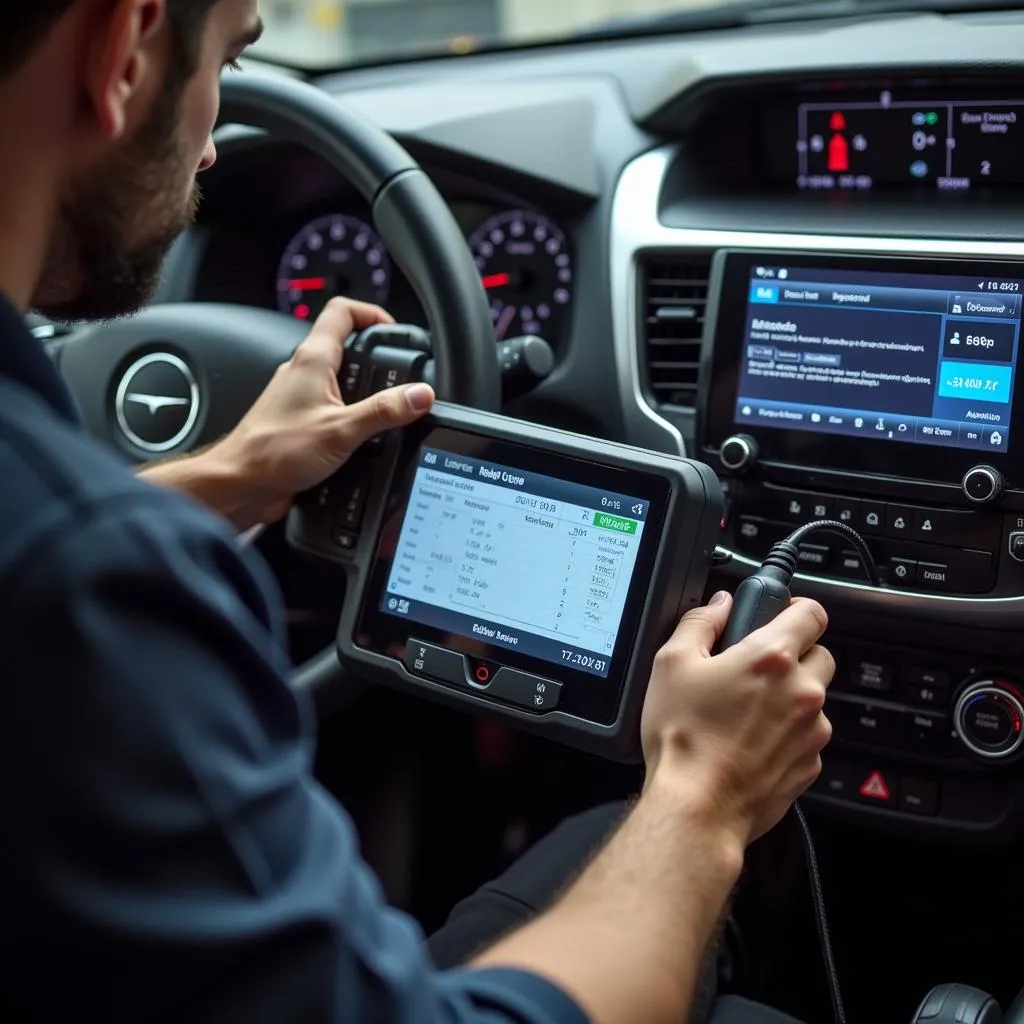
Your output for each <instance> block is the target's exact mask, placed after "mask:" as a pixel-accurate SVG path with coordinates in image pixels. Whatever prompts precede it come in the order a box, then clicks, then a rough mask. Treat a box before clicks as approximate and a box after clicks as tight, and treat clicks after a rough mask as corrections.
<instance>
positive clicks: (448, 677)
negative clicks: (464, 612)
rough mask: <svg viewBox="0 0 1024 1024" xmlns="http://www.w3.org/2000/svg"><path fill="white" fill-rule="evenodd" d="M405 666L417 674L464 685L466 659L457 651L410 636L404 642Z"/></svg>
mask: <svg viewBox="0 0 1024 1024" xmlns="http://www.w3.org/2000/svg"><path fill="white" fill-rule="evenodd" d="M402 660H403V662H404V663H405V667H406V668H407V669H408V670H409V671H410V672H412V673H413V675H417V676H429V677H431V678H433V679H440V680H442V681H444V682H446V683H454V684H455V685H456V686H466V685H467V679H466V659H465V658H464V657H463V656H462V655H461V654H459V653H458V652H457V651H449V650H447V649H446V648H444V647H436V646H435V645H434V644H428V643H424V642H423V641H422V640H415V639H413V638H412V637H410V638H409V639H408V640H407V641H406V644H405V657H404V658H403V659H402Z"/></svg>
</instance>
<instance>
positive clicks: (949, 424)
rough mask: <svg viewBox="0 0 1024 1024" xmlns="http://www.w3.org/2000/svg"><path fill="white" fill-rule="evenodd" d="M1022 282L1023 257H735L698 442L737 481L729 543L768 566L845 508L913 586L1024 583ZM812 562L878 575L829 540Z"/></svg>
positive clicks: (987, 589)
mask: <svg viewBox="0 0 1024 1024" xmlns="http://www.w3.org/2000/svg"><path fill="white" fill-rule="evenodd" d="M1022 287H1024V265H1022V264H1012V263H992V262H981V261H971V260H957V259H945V260H932V259H928V260H920V259H913V258H896V257H873V256H872V257H869V256H855V255H837V256H831V255H830V256H824V255H821V254H815V253H801V252H794V253H785V254H782V253H778V252H763V251H723V252H720V253H719V254H718V255H717V257H716V259H715V262H714V265H713V270H712V276H711V290H710V296H709V316H708V324H707V328H706V336H705V337H706V341H707V344H706V345H705V351H706V352H707V357H706V359H705V364H704V366H703V368H702V377H703V385H704V386H703V387H702V389H701V391H702V394H703V396H704V404H703V406H702V408H701V410H700V412H701V417H700V419H701V423H700V431H701V433H700V446H701V453H702V455H703V457H705V458H706V459H708V461H709V462H711V463H712V464H713V465H715V466H716V468H717V469H718V470H719V472H720V474H721V475H722V477H723V479H724V480H725V488H726V491H727V503H728V505H727V516H726V533H725V537H724V543H725V544H726V545H727V546H728V547H729V548H730V549H731V550H733V551H735V552H736V553H738V554H739V555H741V556H745V557H746V558H749V559H750V560H751V561H754V562H757V561H760V560H761V559H762V558H763V557H764V556H765V554H767V552H768V550H769V548H770V546H771V544H772V543H774V542H775V541H777V540H779V539H781V538H782V537H783V536H785V535H786V534H788V533H789V532H790V531H791V530H792V529H793V527H794V526H796V525H799V524H800V523H803V522H810V521H811V520H814V519H822V518H831V519H838V520H840V521H842V522H845V523H848V524H849V525H850V526H852V527H853V528H854V529H856V530H857V531H858V532H859V533H861V534H862V535H863V536H864V538H865V540H867V542H868V545H869V547H870V548H871V551H872V554H873V555H874V557H875V559H876V561H877V564H878V566H879V569H880V572H881V575H882V578H883V582H885V583H886V584H887V585H888V586H890V587H893V588H896V589H897V590H899V591H902V592H904V593H905V594H907V595H911V594H913V595H921V596H924V597H929V596H930V597H963V598H969V599H979V600H980V599H992V598H1017V597H1020V595H1021V594H1024V490H1020V489H1019V488H1020V486H1021V484H1022V483H1024V480H1022V479H1021V477H1020V471H1019V468H1017V467H1015V464H1019V461H1020V459H1019V453H1021V452H1022V451H1024V387H1018V386H1017V383H1018V373H1017V367H1018V357H1019V348H1020V331H1021V322H1020V321H1021V313H1022V298H1021V288H1022ZM1015 456H1018V457H1015ZM1015 484H1016V487H1015ZM983 485H984V486H983ZM801 573H802V574H803V575H805V576H814V577H817V578H819V579H822V580H825V581H829V580H832V581H836V582H837V583H842V584H844V585H846V586H852V587H853V588H854V589H859V588H861V587H865V588H866V587H867V586H868V582H867V577H866V575H865V573H864V570H863V567H862V566H861V565H860V564H859V558H858V557H857V556H856V555H855V554H854V553H853V552H852V551H849V550H847V547H846V546H844V545H843V544H841V543H838V542H835V541H832V540H829V539H828V538H824V539H815V540H814V541H813V542H812V543H808V544H806V545H804V547H803V549H802V550H801Z"/></svg>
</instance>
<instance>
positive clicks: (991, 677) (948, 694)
mask: <svg viewBox="0 0 1024 1024" xmlns="http://www.w3.org/2000/svg"><path fill="white" fill-rule="evenodd" d="M824 642H825V644H826V646H827V647H828V648H829V650H831V651H832V652H833V654H834V655H835V657H836V663H837V669H836V676H835V679H834V681H833V683H832V686H831V687H830V689H829V695H828V700H827V702H826V707H825V712H826V714H827V715H828V717H829V720H830V721H831V723H832V726H833V740H832V743H831V744H830V745H829V747H828V748H827V749H826V751H825V753H824V755H823V757H822V761H823V770H822V774H821V777H820V779H819V780H818V782H817V784H816V785H815V787H814V789H813V790H812V794H811V796H812V798H820V799H821V800H823V801H825V802H826V803H828V804H830V805H833V806H837V807H840V808H846V809H847V810H849V811H851V812H853V811H857V812H861V813H863V812H867V813H869V814H871V813H874V814H875V815H876V816H879V817H882V818H888V819H891V820H893V821H899V820H901V819H902V820H903V821H904V822H907V823H913V824H915V825H918V826H920V825H921V824H922V823H926V824H929V825H931V826H933V827H935V828H939V829H941V828H943V827H945V828H946V829H963V828H968V829H971V830H978V829H982V830H984V829H991V830H994V829H996V828H997V827H1001V825H1002V824H1003V823H1005V821H1006V819H1007V817H1008V815H1009V814H1010V811H1011V810H1012V808H1013V807H1014V802H1015V800H1016V799H1017V796H1016V794H1017V791H1018V788H1019V780H1020V779H1021V776H1022V774H1024V681H1022V680H1020V679H1018V677H1017V675H1015V674H1014V673H1011V672H1007V671H1004V670H1002V669H995V668H991V667H986V666H985V658H984V656H983V655H980V654H979V655H977V656H972V655H970V654H967V653H951V652H944V651H943V652H937V651H935V650H931V651H928V650H921V649H912V648H901V647H895V646H888V645H881V644H877V643H874V642H870V641H864V640H862V639H856V638H852V637H846V636H832V634H831V633H830V634H829V635H828V636H826V638H825V641H824ZM1021 813H1022V814H1024V808H1022V811H1021ZM1022 827H1024V823H1022Z"/></svg>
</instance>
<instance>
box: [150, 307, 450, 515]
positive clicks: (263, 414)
mask: <svg viewBox="0 0 1024 1024" xmlns="http://www.w3.org/2000/svg"><path fill="white" fill-rule="evenodd" d="M380 323H394V320H393V319H392V318H391V316H389V315H388V314H387V313H386V312H384V310H383V309H380V308H379V307H377V306H371V305H368V304H367V303H363V302H355V301H352V300H350V299H332V300H331V301H330V302H329V303H328V304H327V307H326V309H325V310H324V312H323V313H322V314H321V315H320V317H319V319H318V320H317V321H316V323H315V324H314V326H313V329H312V330H311V331H310V334H309V336H308V337H307V338H306V340H305V341H304V342H303V343H302V344H301V345H300V346H299V347H298V348H297V349H296V350H295V353H294V354H293V355H292V357H291V359H289V360H288V362H286V363H284V364H282V365H281V366H280V367H278V369H277V371H276V372H275V374H274V376H273V378H272V379H271V381H270V383H269V384H268V385H267V388H266V390H265V391H264V392H263V394H262V395H260V397H259V398H258V399H257V400H256V404H255V405H253V407H252V408H251V409H250V410H249V412H248V413H246V415H245V417H244V418H243V419H242V421H241V423H239V424H238V426H237V427H236V428H235V429H234V430H233V431H231V433H230V434H228V435H227V437H225V438H224V439H223V440H222V441H220V442H218V443H217V444H215V445H214V446H213V447H211V448H209V449H207V450H206V451H204V452H202V453H200V454H198V455H195V456H193V457H192V458H189V459H182V460H179V461H178V462H172V463H167V464H164V465H162V466H161V465H157V466H153V467H149V468H147V469H146V470H144V471H143V474H142V475H143V476H145V477H146V478H148V479H150V480H151V481H152V482H154V483H158V484H162V485H164V486H167V487H170V488H172V489H175V490H182V491H186V492H188V493H191V494H192V496H193V497H196V498H198V499H199V500H201V501H203V502H204V503H206V504H208V505H210V506H212V507H213V508H214V509H215V510H216V511H219V512H221V513H222V514H223V515H225V516H227V517H228V518H229V519H231V520H232V522H234V523H235V525H236V526H237V527H238V528H239V529H243V530H244V529H248V528H249V527H250V526H255V525H257V524H258V523H270V522H274V521H276V520H278V519H280V518H282V517H283V516H284V515H286V514H287V512H288V510H289V509H290V508H291V506H292V503H293V501H294V500H295V496H296V495H297V494H300V493H301V492H303V491H307V490H309V489H310V488H312V487H315V486H316V485H317V484H319V483H321V482H322V481H324V480H326V479H327V478H328V477H329V476H331V474H333V473H334V472H335V471H336V470H338V469H339V468H340V467H341V466H342V465H343V464H344V463H345V461H346V460H347V459H348V458H349V457H350V456H351V455H352V453H353V452H354V451H355V450H356V449H357V448H358V447H359V446H360V445H361V444H363V442H364V441H367V440H369V439H370V438H371V437H373V436H374V435H375V434H379V433H381V432H382V431H385V430H391V429H394V428H397V427H404V426H406V425H408V424H410V423H413V422H414V421H416V420H417V419H419V418H420V417H421V416H423V415H424V414H425V413H426V412H428V411H429V410H430V408H431V406H432V405H433V401H434V392H433V391H432V390H431V388H430V387H429V386H428V385H426V384H408V385H404V386H401V387H395V388H389V389H387V390H385V391H381V392H378V393H377V394H374V395H371V396H370V397H369V398H366V399H364V400H363V401H361V402H356V403H355V404H353V405H345V403H344V402H343V401H342V398H341V391H340V389H339V387H338V374H339V372H340V370H341V364H342V356H343V347H344V343H345V339H346V338H348V337H349V335H351V334H352V332H353V331H361V330H365V329H366V328H367V327H371V326H373V325H374V324H380Z"/></svg>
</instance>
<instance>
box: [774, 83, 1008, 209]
mask: <svg viewBox="0 0 1024 1024" xmlns="http://www.w3.org/2000/svg"><path fill="white" fill-rule="evenodd" d="M1022 92H1024V90H1022ZM786 120H788V122H789V126H790V127H789V128H788V130H787V131H786V132H785V134H786V135H788V137H789V138H790V139H791V140H792V144H793V149H792V150H791V151H790V152H791V153H792V157H791V158H790V159H787V160H786V161H785V163H786V165H787V166H786V168H785V171H784V174H783V175H782V176H783V177H784V178H788V179H789V181H790V182H791V183H794V184H796V186H797V187H798V188H801V189H810V190H815V191H844V192H852V191H867V190H871V189H881V188H889V189H891V188H907V187H911V188H913V187H916V188H925V189H930V190H937V191H941V192H966V191H969V190H971V189H976V188H979V187H1007V186H1020V185H1024V164H1022V163H1021V161H1020V159H1019V156H1018V154H1019V152H1020V149H1021V146H1022V145H1024V97H1022V98H1014V97H1013V96H996V97H984V96H978V95H972V94H966V95H953V96H946V97H942V96H940V95H938V94H925V93H923V94H919V95H914V96H901V95H900V94H899V93H898V92H894V91H889V90H883V91H881V92H879V93H876V94H874V95H872V96H866V95H862V96H858V97H850V96H849V94H847V95H846V96H836V97H835V98H828V97H820V98H815V99H814V100H812V101H803V102H801V101H799V100H791V101H790V102H789V103H788V104H787V105H786V108H785V110H779V109H776V110H775V111H773V112H772V114H771V115H770V116H769V118H768V121H769V122H770V124H769V125H768V126H767V128H768V135H769V138H768V146H769V152H774V159H773V161H772V162H773V163H775V164H776V166H777V169H778V170H779V171H780V172H782V171H783V168H782V167H781V166H780V160H779V157H780V156H781V155H782V154H780V152H779V132H780V130H781V129H782V125H783V124H784V123H785V121H786ZM794 136H795V138H794ZM786 148H788V146H787V147H786Z"/></svg>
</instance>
